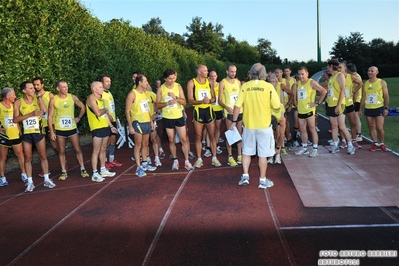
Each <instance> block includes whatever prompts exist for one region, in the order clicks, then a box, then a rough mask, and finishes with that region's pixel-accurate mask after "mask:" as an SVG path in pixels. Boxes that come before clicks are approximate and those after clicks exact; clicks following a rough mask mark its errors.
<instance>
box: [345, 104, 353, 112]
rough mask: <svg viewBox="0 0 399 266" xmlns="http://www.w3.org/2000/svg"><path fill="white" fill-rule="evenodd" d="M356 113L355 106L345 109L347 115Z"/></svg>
mask: <svg viewBox="0 0 399 266" xmlns="http://www.w3.org/2000/svg"><path fill="white" fill-rule="evenodd" d="M354 111H355V106H354V105H353V104H351V105H349V106H346V107H345V114H349V113H352V112H354Z"/></svg>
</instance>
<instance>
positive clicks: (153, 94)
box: [145, 91, 157, 115]
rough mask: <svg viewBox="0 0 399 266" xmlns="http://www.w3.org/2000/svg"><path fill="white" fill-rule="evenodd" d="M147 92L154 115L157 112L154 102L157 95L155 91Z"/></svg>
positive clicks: (151, 112) (151, 111)
mask: <svg viewBox="0 0 399 266" xmlns="http://www.w3.org/2000/svg"><path fill="white" fill-rule="evenodd" d="M145 94H146V95H147V98H148V104H149V106H148V107H149V108H150V114H151V115H153V114H154V113H155V107H154V104H155V102H156V101H157V95H156V94H155V93H154V92H153V91H146V92H145Z"/></svg>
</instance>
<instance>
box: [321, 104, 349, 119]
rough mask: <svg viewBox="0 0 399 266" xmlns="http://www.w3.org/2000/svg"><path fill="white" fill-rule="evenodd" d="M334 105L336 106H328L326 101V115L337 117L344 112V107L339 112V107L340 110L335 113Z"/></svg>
mask: <svg viewBox="0 0 399 266" xmlns="http://www.w3.org/2000/svg"><path fill="white" fill-rule="evenodd" d="M335 107H336V106H331V107H330V106H328V104H327V103H326V115H327V116H331V117H338V116H339V115H341V114H345V109H344V110H343V111H342V112H341V109H342V108H341V109H340V112H339V114H336V113H335Z"/></svg>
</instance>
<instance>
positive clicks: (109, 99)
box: [101, 90, 116, 121]
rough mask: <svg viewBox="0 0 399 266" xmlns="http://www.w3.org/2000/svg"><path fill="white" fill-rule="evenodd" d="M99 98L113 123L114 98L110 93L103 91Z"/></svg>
mask: <svg viewBox="0 0 399 266" xmlns="http://www.w3.org/2000/svg"><path fill="white" fill-rule="evenodd" d="M101 98H102V99H103V101H104V104H105V108H107V109H108V114H109V115H111V117H112V119H113V120H114V121H116V113H115V101H114V96H112V93H111V92H110V91H105V90H104V92H103V94H102V96H101Z"/></svg>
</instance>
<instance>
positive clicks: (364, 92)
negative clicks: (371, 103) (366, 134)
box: [357, 84, 366, 117]
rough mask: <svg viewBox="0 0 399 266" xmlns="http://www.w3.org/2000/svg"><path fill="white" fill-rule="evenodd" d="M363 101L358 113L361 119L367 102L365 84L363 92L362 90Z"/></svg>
mask: <svg viewBox="0 0 399 266" xmlns="http://www.w3.org/2000/svg"><path fill="white" fill-rule="evenodd" d="M362 92H363V93H362V100H361V101H360V107H359V112H357V113H358V115H359V117H362V110H363V106H364V104H365V101H366V90H365V89H364V84H363V90H362Z"/></svg>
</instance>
